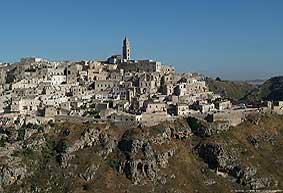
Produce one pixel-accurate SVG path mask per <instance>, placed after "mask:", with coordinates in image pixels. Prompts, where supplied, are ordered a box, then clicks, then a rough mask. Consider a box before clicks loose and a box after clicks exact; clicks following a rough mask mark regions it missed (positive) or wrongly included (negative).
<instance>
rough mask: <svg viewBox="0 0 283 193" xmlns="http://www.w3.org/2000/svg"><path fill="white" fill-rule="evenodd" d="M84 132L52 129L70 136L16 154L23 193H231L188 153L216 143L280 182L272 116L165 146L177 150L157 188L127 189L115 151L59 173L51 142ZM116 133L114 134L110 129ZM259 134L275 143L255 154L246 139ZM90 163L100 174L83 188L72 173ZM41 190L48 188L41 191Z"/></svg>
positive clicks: (280, 148)
mask: <svg viewBox="0 0 283 193" xmlns="http://www.w3.org/2000/svg"><path fill="white" fill-rule="evenodd" d="M86 127H89V126H85V125H79V124H71V125H68V124H65V125H61V126H58V127H57V128H58V129H57V130H58V131H60V130H62V129H64V128H69V129H70V130H71V131H72V132H71V133H72V134H71V135H70V136H68V137H67V138H65V137H62V136H61V135H60V134H58V133H60V132H58V131H57V132H55V131H54V133H53V134H50V136H49V138H50V141H49V142H48V146H47V147H46V148H45V149H44V150H43V151H42V152H40V153H39V152H34V153H30V152H29V153H28V154H19V155H18V156H23V157H24V161H25V162H26V163H28V166H29V167H30V170H31V171H33V174H32V175H31V177H29V178H27V179H26V180H25V183H24V184H23V185H21V186H22V188H23V189H24V190H25V189H26V188H28V187H31V186H33V187H36V186H37V187H41V188H42V189H41V192H52V193H61V192H76V193H91V192H99V193H104V192H115V193H125V192H128V193H130V192H137V193H139V192H165V191H167V192H174V191H175V190H178V191H179V192H186V193H190V192H192V193H193V192H196V191H198V192H202V193H206V192H207V193H208V192H215V193H221V192H223V193H224V192H231V190H233V189H239V188H240V187H239V186H238V185H237V184H236V183H234V182H232V181H231V180H230V178H222V177H220V176H217V175H216V174H215V172H214V171H211V170H210V169H208V167H207V165H206V164H205V163H204V162H203V161H202V160H201V159H200V158H199V157H198V156H197V155H196V154H195V153H194V151H193V150H192V149H193V147H194V146H195V145H196V144H198V143H200V142H202V141H206V142H207V141H211V142H212V141H220V142H226V143H228V144H229V146H230V147H231V148H237V149H239V150H241V151H240V152H242V153H241V154H240V159H241V161H242V162H243V163H245V164H247V165H253V166H256V167H257V169H258V172H259V174H262V175H264V176H272V177H274V178H276V179H277V180H278V181H279V188H283V187H282V183H281V184H280V182H283V167H282V166H283V117H282V116H277V115H272V116H271V115H268V116H264V117H263V118H262V119H261V121H260V122H259V125H254V124H251V123H249V122H246V123H243V124H241V125H240V126H238V127H236V128H232V129H231V130H229V131H228V132H226V133H222V134H219V135H217V136H214V137H211V138H207V139H201V138H198V137H196V136H193V137H192V138H190V139H189V140H186V141H178V140H173V141H172V142H171V143H170V144H169V145H168V146H175V147H177V153H176V156H175V157H173V158H170V160H169V166H168V168H166V169H161V171H160V172H161V173H162V174H163V175H167V176H172V175H174V176H175V178H174V177H172V178H170V179H168V180H167V183H166V184H165V185H162V184H160V183H156V184H154V183H152V182H147V184H145V185H133V184H132V183H131V181H130V180H128V179H127V178H126V177H125V176H124V175H121V174H118V173H116V172H115V171H114V170H113V169H112V168H111V166H110V164H109V163H110V161H111V160H115V159H117V158H121V153H120V152H119V151H118V150H116V151H115V152H113V153H111V154H110V156H109V157H108V158H107V160H102V159H101V158H100V157H99V156H98V155H97V150H98V149H97V148H98V147H91V148H85V149H83V150H80V151H78V152H77V153H76V157H75V158H74V159H73V160H72V162H71V163H73V164H76V165H77V166H78V167H77V168H70V169H67V170H64V169H61V168H60V167H59V165H58V163H57V162H56V158H55V155H54V152H53V150H52V149H53V146H54V144H55V143H56V141H58V140H60V139H62V138H65V139H66V140H67V141H69V142H71V141H72V140H73V139H76V138H78V136H79V135H80V133H81V132H82V131H83V129H84V128H86ZM149 129H151V131H150V130H148V131H149V133H150V135H154V133H158V130H159V129H160V128H158V127H155V128H149ZM115 131H116V129H115ZM115 131H114V129H113V130H112V131H111V132H112V133H111V135H116V136H120V135H121V133H122V132H124V131H125V129H124V130H123V129H120V130H119V132H115ZM265 132H268V133H270V134H271V135H272V136H274V138H275V141H276V142H275V144H274V145H271V144H269V143H265V142H263V143H262V144H260V148H258V149H256V148H255V147H254V146H252V145H251V144H250V143H249V142H248V140H247V137H248V136H250V135H257V134H258V135H261V134H263V133H265ZM144 133H148V132H147V131H142V132H141V131H139V130H137V131H134V132H133V135H135V137H138V136H139V135H141V134H144ZM167 148H168V147H167V145H166V146H160V147H155V149H156V151H163V150H166V149H167ZM91 163H99V164H100V166H101V167H100V169H99V170H98V171H97V175H96V178H95V180H93V181H90V182H85V181H84V180H82V179H81V178H79V177H78V173H79V172H80V171H82V170H83V169H84V168H86V167H87V166H88V165H90V164H91ZM68 172H72V173H74V176H73V177H72V178H64V175H65V174H66V173H68ZM210 179H214V180H215V181H216V184H214V185H210V186H208V185H205V183H204V182H205V181H207V180H210ZM47 187H51V188H49V189H47ZM17 190H19V185H16V186H12V187H9V188H7V189H6V190H5V192H7V193H9V192H17Z"/></svg>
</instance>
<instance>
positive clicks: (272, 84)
mask: <svg viewBox="0 0 283 193" xmlns="http://www.w3.org/2000/svg"><path fill="white" fill-rule="evenodd" d="M244 99H245V100H249V101H255V100H257V101H260V100H270V101H282V100H283V76H277V77H273V78H270V79H269V80H267V81H266V82H265V83H264V84H263V85H261V86H260V87H258V88H257V89H254V90H253V91H252V92H251V93H249V94H247V95H246V96H245V97H244Z"/></svg>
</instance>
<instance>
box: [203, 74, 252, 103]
mask: <svg viewBox="0 0 283 193" xmlns="http://www.w3.org/2000/svg"><path fill="white" fill-rule="evenodd" d="M206 83H207V85H208V88H209V90H210V91H212V92H214V93H216V94H220V95H221V96H223V97H227V98H230V99H232V100H235V101H238V100H239V99H242V98H243V97H245V96H246V95H248V94H249V93H250V92H251V91H252V90H253V89H255V88H256V86H255V85H252V84H248V83H245V82H236V81H228V80H214V79H211V78H207V79H206Z"/></svg>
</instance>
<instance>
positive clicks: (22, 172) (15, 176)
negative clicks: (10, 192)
mask: <svg viewBox="0 0 283 193" xmlns="http://www.w3.org/2000/svg"><path fill="white" fill-rule="evenodd" d="M26 175H27V169H26V167H25V166H22V165H20V164H18V163H13V162H11V163H6V164H5V165H2V166H0V190H1V188H3V187H4V186H8V185H12V184H15V183H20V182H21V180H22V179H23V178H25V176H26Z"/></svg>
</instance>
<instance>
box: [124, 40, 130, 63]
mask: <svg viewBox="0 0 283 193" xmlns="http://www.w3.org/2000/svg"><path fill="white" fill-rule="evenodd" d="M123 59H125V60H130V59H131V46H130V41H129V39H128V38H127V36H126V37H125V39H124V41H123Z"/></svg>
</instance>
